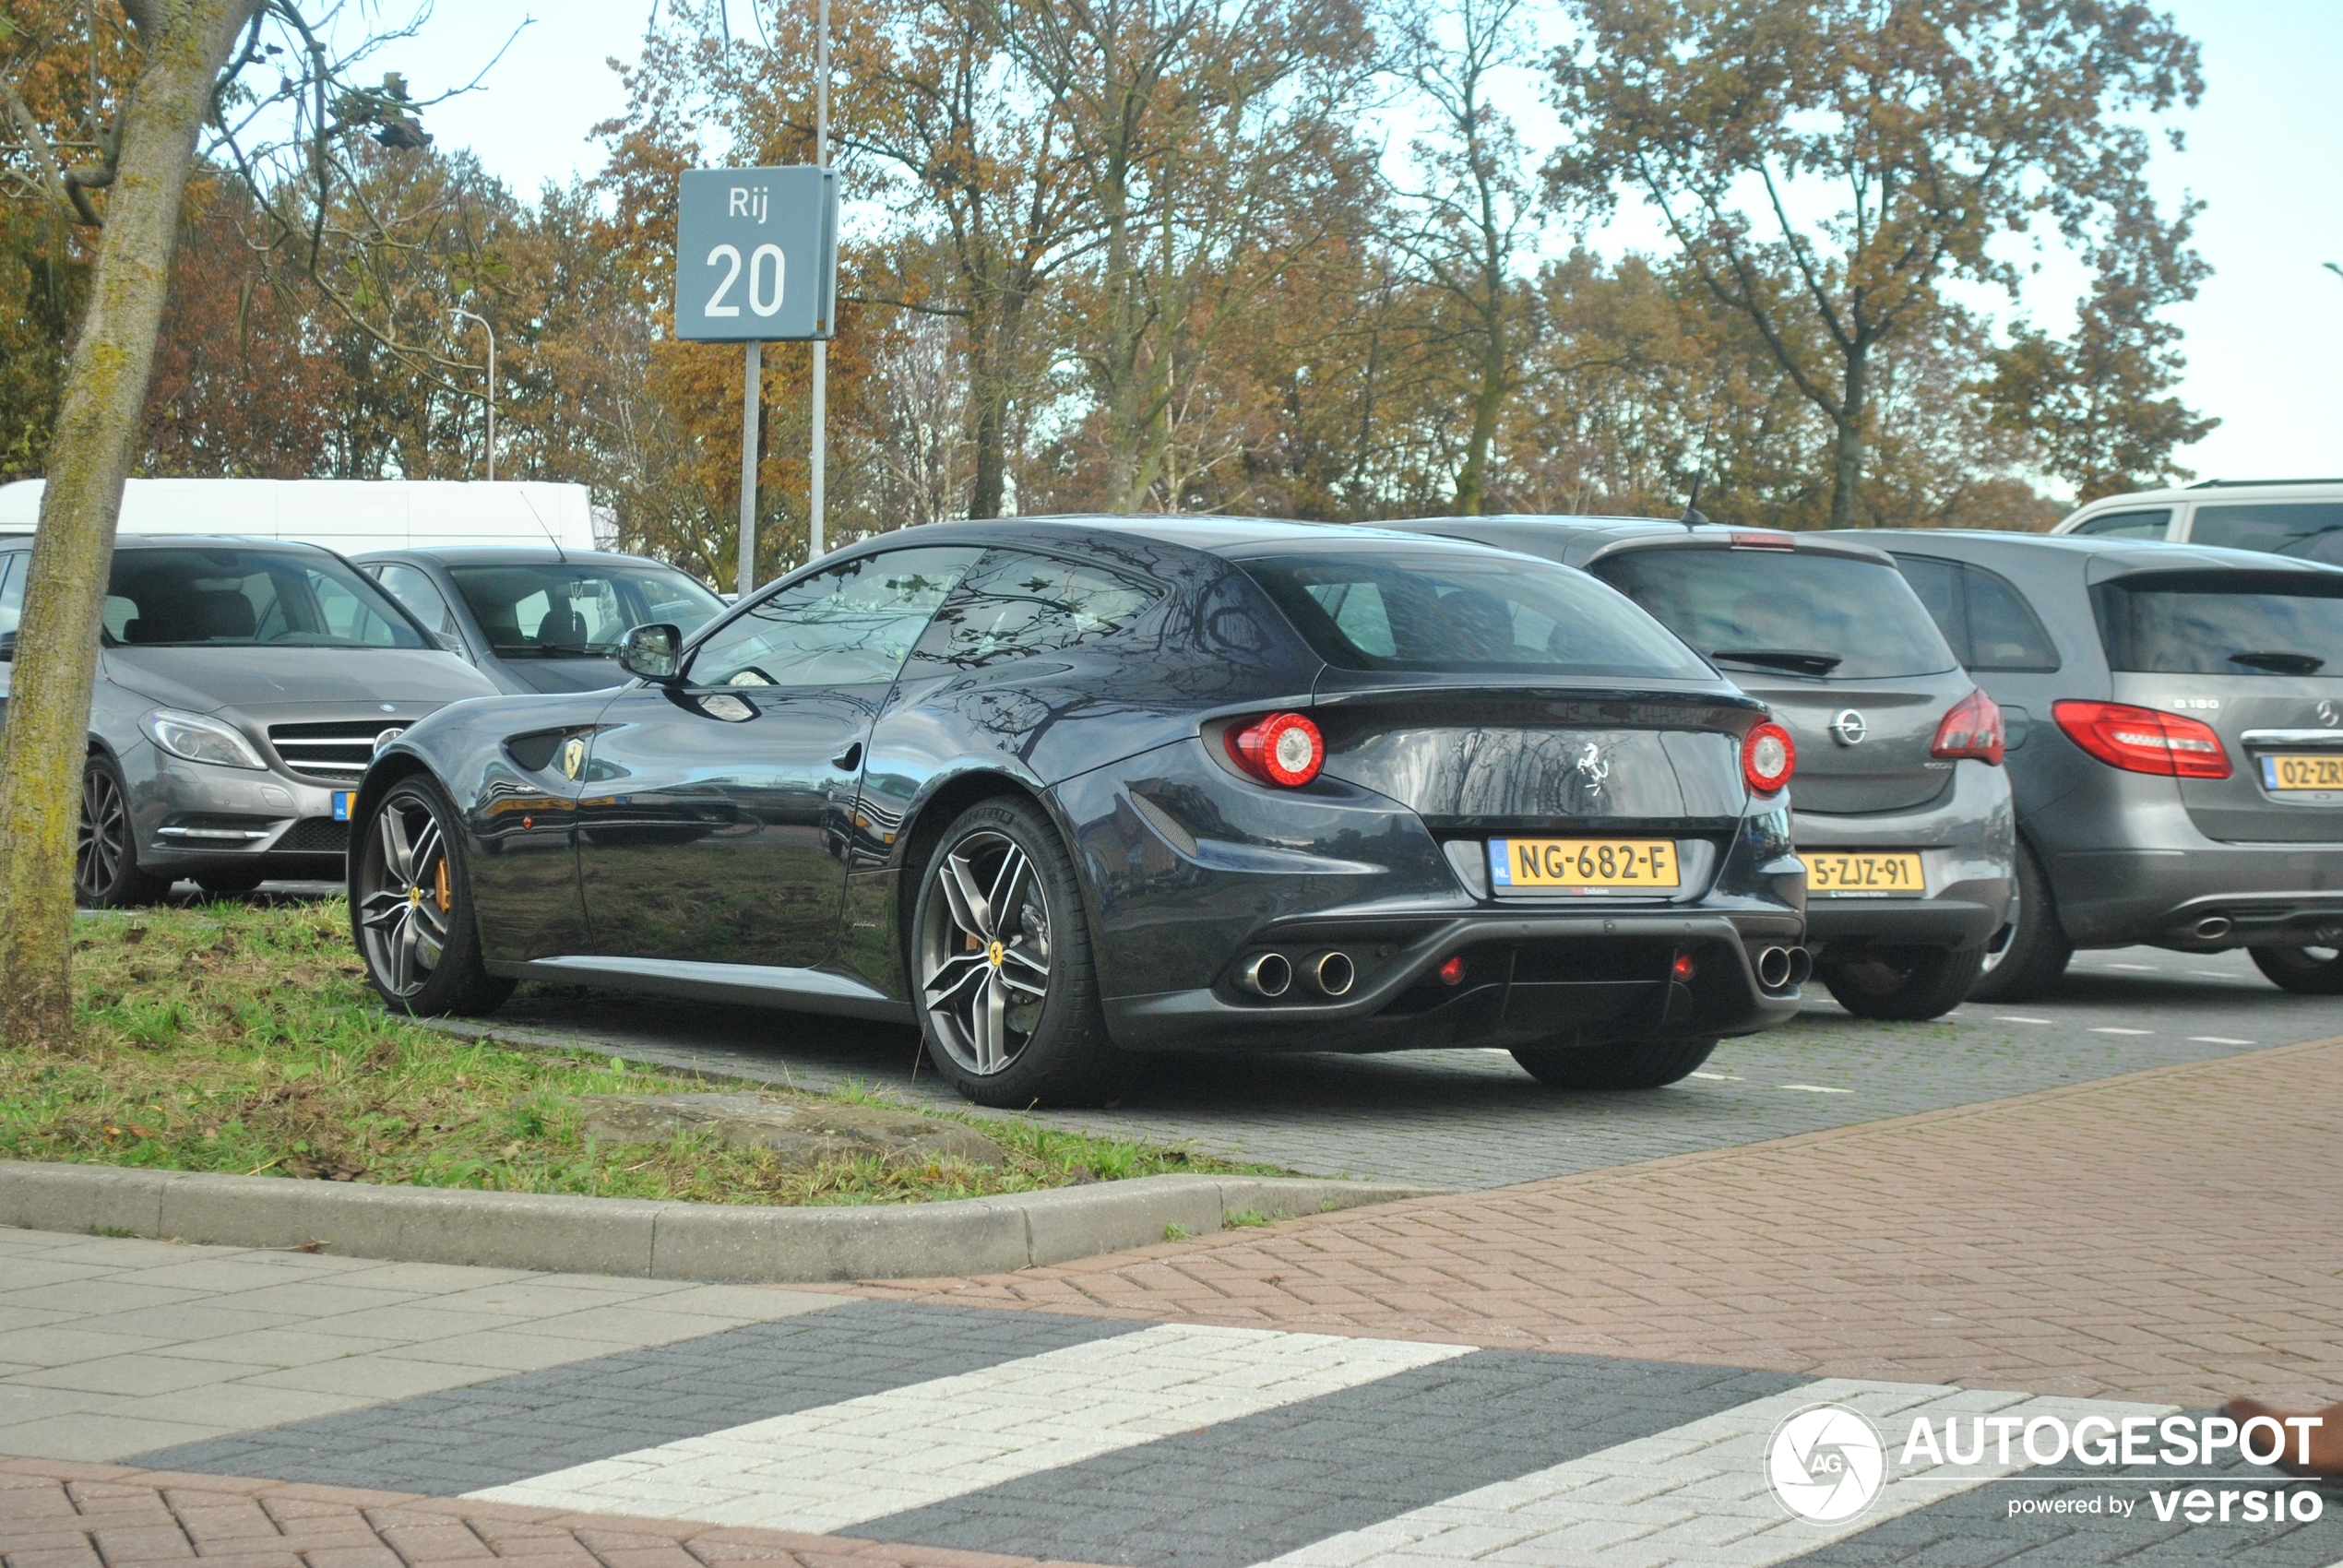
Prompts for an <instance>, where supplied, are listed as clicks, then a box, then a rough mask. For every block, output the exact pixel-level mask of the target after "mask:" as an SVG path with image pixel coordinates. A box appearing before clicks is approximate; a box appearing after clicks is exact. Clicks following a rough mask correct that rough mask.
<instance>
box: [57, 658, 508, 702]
mask: <svg viewBox="0 0 2343 1568" xmlns="http://www.w3.org/2000/svg"><path fill="white" fill-rule="evenodd" d="M104 657H105V672H106V678H107V679H108V680H110V681H112V682H113V683H114V684H116V685H118V686H124V687H126V688H128V689H129V690H131V691H134V692H137V693H138V694H139V695H142V696H147V697H151V698H153V699H154V700H155V701H156V702H158V703H161V704H163V705H165V706H167V707H184V708H190V709H193V710H194V711H196V712H197V713H216V712H218V711H220V709H222V708H229V707H233V708H241V709H244V710H247V711H263V712H265V711H268V710H269V709H272V708H286V707H304V708H306V707H322V706H333V707H352V706H355V705H358V704H361V703H375V704H392V705H396V706H397V707H401V708H409V707H417V706H423V707H438V706H439V705H440V704H442V703H450V702H457V701H460V700H461V699H462V698H465V697H478V696H489V695H494V693H495V690H496V688H495V687H494V685H493V684H491V683H489V681H488V679H487V677H485V676H483V675H482V674H481V673H480V672H479V671H476V670H474V669H473V668H472V667H471V666H470V665H469V664H466V663H465V662H464V661H463V660H462V659H458V658H457V657H456V656H455V655H454V654H452V653H442V652H440V651H438V650H436V649H433V648H402V647H350V648H342V647H153V648H137V647H110V648H108V649H106V651H105V656H104Z"/></svg>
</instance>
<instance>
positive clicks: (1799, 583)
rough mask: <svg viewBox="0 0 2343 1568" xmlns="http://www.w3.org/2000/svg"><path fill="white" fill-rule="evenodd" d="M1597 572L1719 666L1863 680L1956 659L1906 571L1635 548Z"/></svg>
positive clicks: (1785, 555)
mask: <svg viewBox="0 0 2343 1568" xmlns="http://www.w3.org/2000/svg"><path fill="white" fill-rule="evenodd" d="M1590 569H1591V570H1592V571H1593V572H1594V573H1595V575H1596V576H1600V577H1601V578H1602V579H1603V580H1605V581H1606V582H1609V583H1611V584H1612V586H1613V587H1615V588H1619V589H1620V590H1621V591H1622V592H1623V593H1625V594H1626V595H1627V597H1628V598H1630V599H1632V600H1635V602H1636V603H1637V604H1640V605H1642V606H1643V607H1644V608H1645V609H1646V610H1648V611H1650V612H1652V613H1653V614H1654V615H1656V616H1658V617H1659V619H1660V620H1661V621H1662V622H1663V623H1665V624H1667V626H1668V627H1669V629H1670V630H1671V631H1673V632H1674V633H1675V634H1676V635H1677V636H1680V637H1682V638H1683V639H1684V641H1686V642H1688V643H1690V644H1692V646H1693V647H1696V648H1698V649H1699V650H1700V651H1701V652H1703V653H1705V654H1707V656H1708V657H1709V658H1710V659H1714V660H1716V661H1717V662H1718V663H1719V664H1729V665H1733V666H1735V667H1737V668H1740V669H1744V670H1766V671H1783V672H1786V673H1790V674H1796V675H1814V676H1821V677H1825V678H1826V679H1829V680H1835V681H1849V680H1855V681H1861V680H1879V679H1882V678H1891V679H1892V678H1896V677H1900V676H1906V675H1936V674H1942V673H1943V672H1944V671H1947V670H1950V669H1953V668H1954V667H1955V666H1956V665H1957V664H1958V663H1959V660H1957V659H1955V658H1954V657H1953V650H1952V648H1951V647H1948V646H1947V645H1946V644H1945V636H1944V634H1943V633H1942V632H1939V631H1938V630H1937V629H1936V623H1935V622H1934V621H1933V620H1932V619H1930V617H1929V613H1928V612H1927V610H1926V609H1925V608H1924V607H1922V605H1921V602H1920V600H1919V598H1918V597H1917V596H1915V595H1914V594H1913V592H1912V590H1911V586H1910V585H1909V584H1908V583H1906V582H1905V581H1904V578H1903V574H1902V573H1900V572H1898V571H1897V570H1896V568H1895V567H1893V566H1890V565H1887V564H1885V563H1882V562H1873V561H1859V560H1856V559H1854V558H1853V557H1851V556H1846V555H1825V554H1822V553H1820V552H1807V551H1803V550H1707V549H1695V550H1685V549H1671V550H1634V551H1626V552H1622V553H1620V554H1617V555H1613V556H1611V557H1610V558H1608V559H1606V560H1602V561H1598V562H1596V563H1595V564H1594V565H1593V567H1592V568H1590Z"/></svg>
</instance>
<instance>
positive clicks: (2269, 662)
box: [2230, 652, 2326, 675]
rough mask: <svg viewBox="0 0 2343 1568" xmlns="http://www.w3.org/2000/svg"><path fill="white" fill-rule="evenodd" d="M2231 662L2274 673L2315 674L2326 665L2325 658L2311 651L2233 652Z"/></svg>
mask: <svg viewBox="0 0 2343 1568" xmlns="http://www.w3.org/2000/svg"><path fill="white" fill-rule="evenodd" d="M2230 663H2231V664H2242V665H2246V666H2247V667H2249V668H2251V669H2254V670H2266V671H2269V672H2270V673H2271V674H2273V675H2315V674H2317V673H2318V672H2319V671H2321V670H2323V669H2325V666H2326V660H2325V659H2321V658H2319V657H2318V656H2317V655H2316V654H2311V653H2283V652H2279V653H2232V654H2230Z"/></svg>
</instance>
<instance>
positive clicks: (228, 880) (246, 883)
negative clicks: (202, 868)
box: [196, 871, 267, 896]
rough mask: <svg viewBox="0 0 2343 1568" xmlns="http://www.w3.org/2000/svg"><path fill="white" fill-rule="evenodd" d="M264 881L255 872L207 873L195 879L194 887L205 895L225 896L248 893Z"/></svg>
mask: <svg viewBox="0 0 2343 1568" xmlns="http://www.w3.org/2000/svg"><path fill="white" fill-rule="evenodd" d="M265 880H267V879H266V878H264V877H263V876H262V875H261V874H260V873H258V872H256V871H208V872H204V873H201V874H200V875H198V876H197V877H196V886H197V887H200V888H202V889H203V890H204V891H205V892H206V893H209V894H212V895H214V896H225V895H227V894H232V893H249V892H251V891H252V890H253V889H254V888H256V887H257V886H259V885H261V883H262V882H263V881H265Z"/></svg>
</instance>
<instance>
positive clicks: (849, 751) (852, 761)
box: [830, 741, 862, 773]
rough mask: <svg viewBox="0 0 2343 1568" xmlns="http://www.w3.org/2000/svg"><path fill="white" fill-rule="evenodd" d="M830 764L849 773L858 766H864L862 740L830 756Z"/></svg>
mask: <svg viewBox="0 0 2343 1568" xmlns="http://www.w3.org/2000/svg"><path fill="white" fill-rule="evenodd" d="M830 766H832V767H835V768H838V769H841V770H842V771H844V772H847V773H851V772H853V771H854V770H855V769H856V768H858V767H860V766H862V742H860V741H857V742H854V743H853V744H852V745H850V746H849V747H847V748H846V749H845V750H844V751H842V752H840V753H838V755H836V756H834V757H832V758H830Z"/></svg>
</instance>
